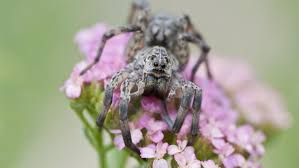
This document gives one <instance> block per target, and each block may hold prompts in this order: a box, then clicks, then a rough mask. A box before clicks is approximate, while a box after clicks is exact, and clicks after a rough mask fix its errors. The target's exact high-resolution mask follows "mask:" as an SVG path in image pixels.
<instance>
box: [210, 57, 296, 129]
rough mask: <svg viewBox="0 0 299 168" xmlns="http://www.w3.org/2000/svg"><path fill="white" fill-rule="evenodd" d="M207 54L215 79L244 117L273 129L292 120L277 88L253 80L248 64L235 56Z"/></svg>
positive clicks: (252, 72)
mask: <svg viewBox="0 0 299 168" xmlns="http://www.w3.org/2000/svg"><path fill="white" fill-rule="evenodd" d="M210 58H212V59H210V62H211V68H212V72H213V75H214V77H215V79H216V80H217V83H218V84H219V85H220V86H221V87H222V88H223V89H224V91H225V93H226V94H227V95H228V96H229V97H230V98H231V100H232V101H233V102H234V104H235V105H236V106H237V108H238V109H239V110H238V111H239V113H241V114H242V116H243V117H244V119H245V120H247V121H248V122H250V123H252V124H255V125H258V126H263V125H266V126H271V127H273V128H275V129H286V128H288V127H289V126H290V124H291V122H292V121H291V117H290V115H289V113H288V112H287V108H286V106H285V104H284V101H283V100H282V98H281V97H280V95H279V94H278V93H277V91H275V90H274V89H272V88H271V87H269V86H268V85H266V84H264V83H263V82H261V81H258V80H257V75H256V74H255V72H254V70H253V68H252V66H250V65H249V64H248V63H247V62H246V61H244V60H241V59H236V58H224V57H217V56H213V57H210ZM264 100H267V101H264Z"/></svg>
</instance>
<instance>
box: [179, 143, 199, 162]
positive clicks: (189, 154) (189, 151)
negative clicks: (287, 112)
mask: <svg viewBox="0 0 299 168" xmlns="http://www.w3.org/2000/svg"><path fill="white" fill-rule="evenodd" d="M182 154H183V155H184V156H185V158H186V160H187V162H188V163H189V162H191V161H193V160H196V156H195V153H194V148H193V147H192V146H188V147H186V148H185V150H184V152H183V153H182Z"/></svg>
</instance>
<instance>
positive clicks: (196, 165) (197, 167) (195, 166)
mask: <svg viewBox="0 0 299 168" xmlns="http://www.w3.org/2000/svg"><path fill="white" fill-rule="evenodd" d="M200 163H201V162H200V161H199V160H193V161H192V162H191V163H189V164H188V168H201V164H200Z"/></svg>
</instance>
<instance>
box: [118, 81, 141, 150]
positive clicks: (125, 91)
mask: <svg viewBox="0 0 299 168" xmlns="http://www.w3.org/2000/svg"><path fill="white" fill-rule="evenodd" d="M136 83H137V82H136V80H132V79H127V80H125V81H124V82H123V84H122V86H121V96H120V104H119V116H120V129H121V133H122V136H123V140H124V143H125V145H126V147H128V148H129V149H131V150H132V151H134V152H136V153H137V154H138V155H140V151H139V149H138V147H137V146H136V145H135V144H134V143H133V141H132V137H131V132H130V128H129V121H128V104H129V103H130V100H131V98H132V96H131V90H132V89H133V88H134V86H136ZM139 86H140V87H143V86H144V85H139ZM137 87H138V86H137ZM138 90H140V92H138V94H136V95H134V96H138V95H141V94H142V93H143V88H141V89H139V88H138ZM135 93H136V92H135Z"/></svg>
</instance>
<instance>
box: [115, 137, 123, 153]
mask: <svg viewBox="0 0 299 168" xmlns="http://www.w3.org/2000/svg"><path fill="white" fill-rule="evenodd" d="M113 142H114V145H115V146H116V148H117V149H118V150H122V149H123V148H124V147H125V143H124V140H123V137H122V136H121V135H118V136H116V137H115V138H114V140H113Z"/></svg>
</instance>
